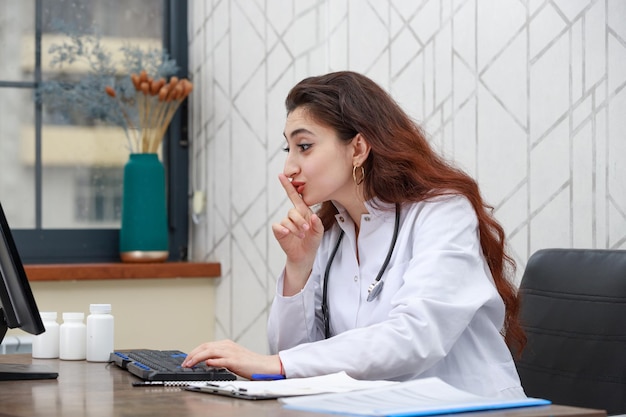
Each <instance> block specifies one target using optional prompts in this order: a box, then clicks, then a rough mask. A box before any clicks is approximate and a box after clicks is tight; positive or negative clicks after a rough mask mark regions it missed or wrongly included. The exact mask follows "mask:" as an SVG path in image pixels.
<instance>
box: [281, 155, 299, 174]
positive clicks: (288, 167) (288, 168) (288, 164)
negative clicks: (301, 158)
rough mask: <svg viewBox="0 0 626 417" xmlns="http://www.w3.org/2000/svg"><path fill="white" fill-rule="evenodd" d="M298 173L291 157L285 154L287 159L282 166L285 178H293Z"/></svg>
mask: <svg viewBox="0 0 626 417" xmlns="http://www.w3.org/2000/svg"><path fill="white" fill-rule="evenodd" d="M297 173H298V166H297V165H296V164H295V163H294V161H293V158H292V157H290V156H287V160H286V161H285V166H284V168H283V174H285V176H286V177H287V178H293V177H295V175H296V174H297Z"/></svg>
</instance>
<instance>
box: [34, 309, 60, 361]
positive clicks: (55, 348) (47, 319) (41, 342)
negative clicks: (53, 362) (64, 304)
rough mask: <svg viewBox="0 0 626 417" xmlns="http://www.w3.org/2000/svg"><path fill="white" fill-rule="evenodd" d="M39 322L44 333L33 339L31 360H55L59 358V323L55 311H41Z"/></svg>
mask: <svg viewBox="0 0 626 417" xmlns="http://www.w3.org/2000/svg"><path fill="white" fill-rule="evenodd" d="M40 314H41V321H42V322H43V325H44V327H45V328H46V331H45V332H44V333H42V334H40V335H37V336H34V337H33V358H38V359H56V358H58V357H59V323H57V313H56V311H42V312H41V313H40Z"/></svg>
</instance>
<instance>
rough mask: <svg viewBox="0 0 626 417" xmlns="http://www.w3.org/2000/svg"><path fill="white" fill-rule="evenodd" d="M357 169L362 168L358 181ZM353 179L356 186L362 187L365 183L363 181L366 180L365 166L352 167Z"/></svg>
mask: <svg viewBox="0 0 626 417" xmlns="http://www.w3.org/2000/svg"><path fill="white" fill-rule="evenodd" d="M357 168H361V178H358V179H357V177H356V169H357ZM352 179H353V180H354V184H355V185H361V184H362V183H363V181H364V180H365V168H363V165H361V166H358V165H354V166H353V167H352Z"/></svg>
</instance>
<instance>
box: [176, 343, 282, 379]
mask: <svg viewBox="0 0 626 417" xmlns="http://www.w3.org/2000/svg"><path fill="white" fill-rule="evenodd" d="M202 361H204V362H205V363H206V364H207V365H208V366H215V367H218V368H226V369H228V370H229V371H231V372H233V373H235V374H237V375H239V376H241V377H244V378H248V379H250V378H251V376H252V374H280V373H281V371H282V369H281V364H280V359H279V357H278V355H261V354H259V353H256V352H253V351H251V350H248V349H246V348H244V347H243V346H241V345H238V344H237V343H235V342H233V341H232V340H220V341H217V342H207V343H203V344H201V345H200V346H198V347H196V348H195V349H193V350H192V351H191V352H189V354H188V355H187V358H186V359H185V361H184V362H183V367H186V368H191V367H193V366H194V365H196V364H198V363H200V362H202Z"/></svg>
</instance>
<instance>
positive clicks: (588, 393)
mask: <svg viewBox="0 0 626 417" xmlns="http://www.w3.org/2000/svg"><path fill="white" fill-rule="evenodd" d="M519 291H520V300H521V314H520V318H521V321H522V326H523V328H524V330H525V331H526V335H527V337H528V343H527V345H526V348H525V349H524V351H523V352H522V355H521V357H520V358H517V359H516V365H517V369H518V372H519V374H520V378H521V381H522V386H523V387H524V390H525V391H526V394H527V395H528V396H530V397H539V398H546V399H549V400H551V401H552V402H553V403H554V404H562V405H572V406H578V407H586V408H599V409H604V410H606V411H607V413H608V414H609V415H612V414H623V413H626V251H624V250H596V249H543V250H540V251H537V252H536V253H534V254H533V255H532V256H531V257H530V259H529V260H528V264H527V265H526V269H525V271H524V275H523V277H522V281H521V284H520V290H519Z"/></svg>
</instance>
